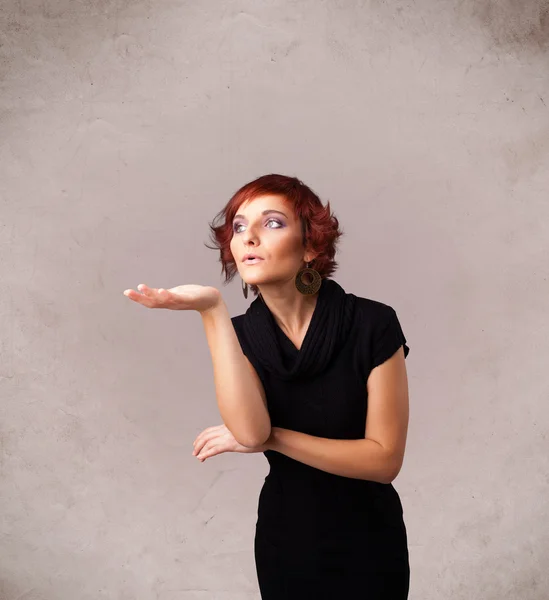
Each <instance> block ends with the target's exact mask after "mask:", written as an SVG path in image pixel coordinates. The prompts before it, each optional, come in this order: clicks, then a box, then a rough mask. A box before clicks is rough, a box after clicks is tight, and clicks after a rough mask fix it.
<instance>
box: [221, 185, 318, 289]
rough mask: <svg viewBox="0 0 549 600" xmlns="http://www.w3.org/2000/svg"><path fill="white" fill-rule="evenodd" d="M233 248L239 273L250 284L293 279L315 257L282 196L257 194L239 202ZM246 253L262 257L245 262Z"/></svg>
mask: <svg viewBox="0 0 549 600" xmlns="http://www.w3.org/2000/svg"><path fill="white" fill-rule="evenodd" d="M230 248H231V252H232V255H233V258H234V260H235V262H236V266H237V268H238V272H239V274H240V276H241V277H242V279H243V280H244V281H245V282H246V283H248V284H250V285H260V286H261V285H262V284H263V285H267V284H272V283H282V282H287V281H292V280H293V279H294V278H295V276H296V273H297V272H298V271H299V269H301V268H302V267H303V263H304V262H307V261H310V260H312V258H311V256H310V255H309V253H307V252H306V251H305V248H304V247H303V239H302V231H301V222H300V221H299V219H297V218H296V217H295V216H294V213H293V209H292V206H291V205H290V204H289V203H288V202H287V201H286V199H285V198H284V197H281V196H271V195H265V196H258V197H257V198H255V199H253V200H252V201H250V202H244V203H243V204H241V205H240V207H239V208H238V211H237V214H236V216H235V218H234V220H233V237H232V239H231V244H230ZM246 254H255V255H257V256H258V257H260V260H255V261H253V262H243V259H244V256H245V255H246Z"/></svg>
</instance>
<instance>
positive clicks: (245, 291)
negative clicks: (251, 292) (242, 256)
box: [242, 279, 248, 299]
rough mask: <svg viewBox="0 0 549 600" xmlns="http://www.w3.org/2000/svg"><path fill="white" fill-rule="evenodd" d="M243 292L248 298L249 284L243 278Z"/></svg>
mask: <svg viewBox="0 0 549 600" xmlns="http://www.w3.org/2000/svg"><path fill="white" fill-rule="evenodd" d="M242 293H243V294H244V298H246V299H248V284H247V283H246V282H245V281H244V279H243V280H242Z"/></svg>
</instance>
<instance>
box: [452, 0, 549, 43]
mask: <svg viewBox="0 0 549 600" xmlns="http://www.w3.org/2000/svg"><path fill="white" fill-rule="evenodd" d="M458 11H459V12H460V13H462V14H463V15H464V16H471V17H473V18H474V19H475V20H477V22H480V24H481V26H482V28H483V29H484V30H486V31H487V32H488V34H489V36H490V38H491V39H492V41H493V42H494V44H495V45H497V46H499V47H501V48H503V49H505V50H508V51H519V52H524V51H526V52H528V53H531V54H539V53H545V52H547V51H549V0H465V1H464V2H461V3H460V4H459V8H458Z"/></svg>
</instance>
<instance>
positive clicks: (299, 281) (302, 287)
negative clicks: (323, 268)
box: [295, 263, 322, 295]
mask: <svg viewBox="0 0 549 600" xmlns="http://www.w3.org/2000/svg"><path fill="white" fill-rule="evenodd" d="M309 264H310V263H307V266H306V267H305V268H303V269H301V270H300V271H298V273H297V275H296V276H295V287H296V288H297V289H298V290H299V291H300V292H301V293H302V294H306V295H310V294H316V293H317V292H318V290H319V289H320V286H321V285H322V277H321V276H320V273H319V272H318V271H317V270H316V269H311V268H309ZM304 277H305V278H309V277H310V278H311V281H309V282H307V281H303V278H304Z"/></svg>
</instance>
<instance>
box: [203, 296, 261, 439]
mask: <svg viewBox="0 0 549 600" xmlns="http://www.w3.org/2000/svg"><path fill="white" fill-rule="evenodd" d="M200 315H201V317H202V323H203V325H204V330H205V332H206V338H207V340H208V346H209V348H210V354H211V356H212V362H213V371H214V381H215V391H216V397H217V405H218V407H219V413H220V415H221V419H222V421H223V423H225V425H226V426H227V429H228V430H229V431H230V432H231V433H232V434H233V436H234V438H235V440H236V441H237V442H238V443H240V444H242V446H246V447H248V448H253V447H256V446H260V445H262V444H263V443H265V441H266V440H267V439H268V438H269V436H270V435H271V419H270V417H269V412H268V410H267V401H266V399H265V391H264V389H263V385H262V383H261V380H260V379H259V377H258V375H257V373H256V371H255V369H254V368H253V366H252V365H251V363H250V362H249V360H248V359H247V357H246V356H245V355H244V353H243V352H242V348H241V347H240V342H239V341H238V337H237V335H236V332H235V330H234V326H233V323H232V321H231V318H230V316H229V311H228V310H227V305H226V304H225V302H224V301H223V300H221V301H220V302H219V303H218V304H217V305H216V306H214V307H212V308H211V309H208V310H205V311H202V312H201V313H200Z"/></svg>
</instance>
